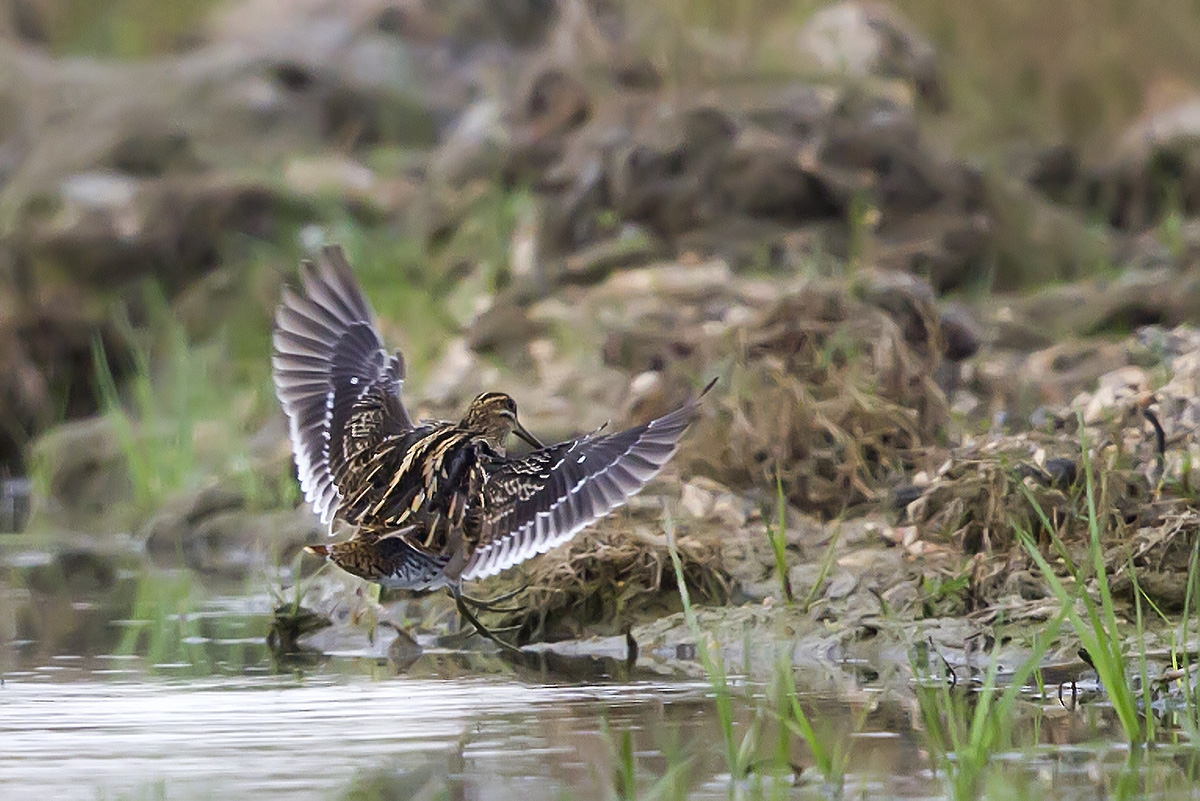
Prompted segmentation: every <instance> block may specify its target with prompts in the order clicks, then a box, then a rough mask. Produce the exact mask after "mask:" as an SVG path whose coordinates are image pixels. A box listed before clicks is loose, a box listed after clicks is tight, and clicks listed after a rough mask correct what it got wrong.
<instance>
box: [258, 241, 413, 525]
mask: <svg viewBox="0 0 1200 801" xmlns="http://www.w3.org/2000/svg"><path fill="white" fill-rule="evenodd" d="M301 281H302V285H303V291H302V292H301V293H295V292H292V291H290V290H286V289H285V290H284V293H283V302H282V303H281V304H280V305H279V308H278V310H277V311H276V312H275V334H274V337H273V344H274V355H273V356H272V358H271V365H272V367H273V368H274V376H275V392H276V394H277V395H278V396H279V401H280V403H282V404H283V410H284V411H285V412H286V413H287V417H288V426H289V433H290V434H291V439H292V451H293V452H294V454H295V457H296V469H297V473H298V474H299V477H300V486H301V488H302V489H303V490H304V497H305V498H306V499H307V500H308V502H309V503H311V504H312V508H313V511H314V512H316V513H317V515H319V516H320V518H321V520H322V522H325V523H328V522H329V521H331V520H332V519H333V517H334V516H335V515H336V514H337V511H338V505H339V502H340V500H341V497H342V489H341V487H340V481H341V479H342V478H343V477H344V474H345V472H346V469H347V467H348V465H349V464H350V463H351V462H352V461H354V460H355V458H356V457H358V456H359V455H360V454H363V453H364V452H366V453H367V454H368V455H369V450H368V449H369V448H370V447H371V446H372V445H374V444H375V443H377V442H378V441H379V440H380V439H382V438H383V437H384V436H386V435H388V434H393V433H397V432H400V431H404V430H405V429H408V428H411V427H412V422H411V420H410V419H409V417H408V413H407V412H406V411H405V410H404V405H403V404H402V403H401V400H400V389H401V386H402V385H403V383H404V361H403V359H402V358H401V356H400V354H399V353H398V352H397V353H396V354H395V355H392V354H389V353H388V352H387V351H386V350H384V346H383V340H382V338H381V337H380V336H379V331H378V329H377V327H376V325H375V315H374V313H373V312H372V311H371V307H370V305H369V304H368V303H367V301H366V298H364V297H363V294H362V290H360V289H359V286H358V282H357V281H356V280H355V278H354V273H353V271H352V270H351V268H350V264H349V263H348V262H347V261H346V257H345V255H343V253H342V250H341V248H338V247H326V248H324V249H323V250H322V251H321V254H320V257H319V259H318V261H317V263H316V264H312V263H311V262H304V263H303V264H302V265H301Z"/></svg>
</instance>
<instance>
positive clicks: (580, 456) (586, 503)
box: [462, 384, 711, 580]
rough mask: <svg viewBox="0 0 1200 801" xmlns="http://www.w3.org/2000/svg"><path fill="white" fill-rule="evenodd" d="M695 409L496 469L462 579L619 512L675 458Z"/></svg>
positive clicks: (481, 575) (527, 554)
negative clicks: (474, 544) (615, 511)
mask: <svg viewBox="0 0 1200 801" xmlns="http://www.w3.org/2000/svg"><path fill="white" fill-rule="evenodd" d="M710 386H711V384H710ZM705 391H707V389H706V390H705ZM702 394H703V393H702ZM698 401H699V398H696V399H694V400H692V401H690V402H688V403H687V404H685V405H684V406H682V407H680V408H679V409H676V410H675V411H673V412H671V413H670V414H667V415H665V416H663V417H660V418H658V419H657V420H652V421H651V422H649V423H646V424H644V425H640V426H636V427H634V428H630V429H627V430H625V431H620V432H618V433H615V434H608V435H598V434H593V435H589V436H586V437H583V438H581V439H577V440H571V441H569V442H564V443H561V444H558V445H552V446H550V447H548V448H543V449H542V450H539V451H535V452H534V453H532V454H530V455H529V456H527V457H525V458H524V459H516V460H506V461H502V462H500V463H499V464H498V466H497V467H495V468H494V469H493V470H492V471H491V472H489V474H488V478H487V480H486V482H485V483H484V485H483V496H484V498H483V510H484V511H483V514H482V522H481V528H480V536H479V542H478V545H477V546H476V548H475V551H474V553H473V555H472V556H471V559H470V560H469V561H468V563H467V566H466V568H465V569H464V571H463V574H462V578H463V579H464V580H470V579H478V578H485V577H487V576H492V575H495V574H496V573H499V572H500V571H502V570H506V569H507V568H509V567H512V566H513V565H515V564H518V563H520V562H523V561H525V560H526V559H529V558H531V557H533V556H536V555H537V554H541V553H545V552H546V551H548V550H550V549H551V548H554V547H555V546H558V545H561V544H562V543H564V542H566V541H568V540H570V539H571V538H572V537H574V536H575V535H576V534H578V533H579V532H580V531H581V530H582V529H583V528H584V527H586V526H588V525H590V524H591V523H593V522H595V521H596V520H598V519H600V518H601V517H603V516H605V515H607V514H608V513H609V512H611V511H612V510H614V509H616V508H617V507H619V506H622V505H623V504H624V503H625V502H626V501H628V500H629V498H630V497H631V496H633V495H634V494H636V493H637V492H639V491H640V490H641V489H642V488H643V487H644V486H646V484H647V483H648V482H649V481H650V480H651V479H652V478H654V476H656V475H658V473H659V471H660V470H662V468H663V466H664V465H665V464H666V463H667V460H669V459H670V458H671V457H672V456H673V455H674V454H675V451H676V449H677V448H678V446H679V440H680V438H681V437H682V436H683V434H684V432H685V431H686V430H687V427H688V425H689V424H690V423H691V421H692V419H693V418H694V417H695V413H696V406H697V403H698Z"/></svg>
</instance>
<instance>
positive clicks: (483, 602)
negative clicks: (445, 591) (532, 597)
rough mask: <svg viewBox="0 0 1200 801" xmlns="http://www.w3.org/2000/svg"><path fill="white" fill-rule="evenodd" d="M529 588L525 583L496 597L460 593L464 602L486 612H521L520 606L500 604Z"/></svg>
mask: <svg viewBox="0 0 1200 801" xmlns="http://www.w3.org/2000/svg"><path fill="white" fill-rule="evenodd" d="M528 588H529V585H528V584H524V585H522V586H520V587H517V588H516V589H515V590H512V591H510V592H506V593H502V594H501V595H497V596H496V597H495V598H487V599H483V598H472V597H471V596H470V595H462V594H461V593H460V594H459V595H460V597H461V598H462V600H463V601H464V602H466V603H468V604H470V605H471V606H473V607H475V608H476V609H481V610H483V611H484V612H505V613H506V612H519V611H520V607H501V606H499V604H502V603H504V602H505V601H511V600H512V599H513V598H516V597H517V596H518V595H520V594H521V593H523V592H525V590H527V589H528Z"/></svg>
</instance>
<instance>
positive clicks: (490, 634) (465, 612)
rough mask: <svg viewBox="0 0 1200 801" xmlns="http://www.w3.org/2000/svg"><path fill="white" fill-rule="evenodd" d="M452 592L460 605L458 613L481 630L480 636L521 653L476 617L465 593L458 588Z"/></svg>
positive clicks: (511, 628)
mask: <svg viewBox="0 0 1200 801" xmlns="http://www.w3.org/2000/svg"><path fill="white" fill-rule="evenodd" d="M451 594H452V595H453V596H454V604H455V606H457V607H458V613H459V614H460V615H462V618H463V620H465V621H467V622H468V623H470V624H471V626H473V627H474V629H475V631H477V632H479V634H480V636H482V637H486V638H487V639H489V640H491V641H492V642H494V643H496V645H499V646H500V647H501V648H502V649H503V650H505V651H508V652H509V653H513V654H519V653H521V649H520V648H518V647H516V646H515V645H512V644H511V643H507V642H505V641H504V640H502V639H500V638H499V637H497V636H496V633H495V631H493V630H492V629H489V628H488V627H487V626H485V625H483V624H482V623H480V622H479V618H477V617H475V614H474V613H473V612H472V611H471V610H470V609H469V608H468V607H467V604H466V603H465V601H466V599H465V598H464V597H463V594H462V593H461V592H459V591H458V590H451ZM515 629H516V627H514V626H510V627H508V628H504V629H496V631H512V630H515Z"/></svg>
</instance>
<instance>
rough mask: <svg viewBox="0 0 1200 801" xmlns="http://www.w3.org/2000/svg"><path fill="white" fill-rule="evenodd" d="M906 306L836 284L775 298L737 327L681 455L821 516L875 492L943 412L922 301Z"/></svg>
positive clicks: (931, 327) (937, 428)
mask: <svg viewBox="0 0 1200 801" xmlns="http://www.w3.org/2000/svg"><path fill="white" fill-rule="evenodd" d="M911 311H912V314H911V315H909V316H907V317H905V316H904V315H895V316H894V315H893V314H890V313H888V312H887V311H884V309H882V308H880V307H879V306H878V305H874V304H872V303H868V302H866V301H864V300H861V299H859V298H857V297H855V294H854V292H853V290H852V289H850V288H848V287H847V286H846V285H845V284H833V283H831V284H827V285H823V286H822V285H812V286H809V287H806V288H805V289H804V290H803V291H801V292H798V293H796V294H793V295H789V296H786V297H784V298H781V299H780V300H779V301H777V303H776V304H775V305H774V306H773V307H771V308H769V309H767V310H765V312H763V313H762V314H761V315H760V316H759V317H758V318H757V319H755V320H753V321H751V322H750V323H749V324H747V325H746V326H745V327H744V328H743V329H741V330H740V331H738V332H737V334H736V336H737V338H738V339H739V340H740V343H741V346H742V348H743V351H744V359H743V360H742V361H740V362H739V364H738V365H737V366H735V367H734V369H733V372H732V375H731V377H730V381H729V391H728V392H726V393H723V394H721V395H719V396H718V398H717V399H716V400H715V401H714V404H713V405H714V406H715V407H716V411H715V412H713V413H709V414H706V416H705V417H704V418H703V419H702V420H701V421H700V422H699V423H698V424H697V426H696V432H695V434H694V435H693V436H692V437H691V438H690V439H689V441H688V445H687V447H686V450H685V453H684V460H685V462H687V463H690V464H691V465H692V467H693V469H695V470H697V471H698V472H704V473H706V474H709V475H712V476H714V477H715V478H717V479H718V480H719V481H721V482H722V483H724V484H727V485H729V486H733V487H747V486H749V487H758V488H760V489H763V490H765V489H767V488H772V487H774V486H775V482H776V480H777V479H781V480H782V483H783V488H784V492H785V493H786V495H787V497H788V500H789V501H790V502H791V503H792V504H793V505H795V506H796V507H797V508H799V509H801V510H803V511H807V512H812V513H815V514H818V515H821V516H824V517H826V518H828V517H834V516H837V515H839V514H841V513H843V512H845V511H846V510H847V509H849V508H851V507H854V506H856V505H858V504H861V503H864V502H868V501H871V500H873V499H875V498H876V497H877V494H878V491H879V489H880V488H881V487H884V486H886V485H888V484H890V483H894V481H895V480H896V478H897V477H898V476H899V475H901V474H902V473H903V471H904V469H905V468H906V467H907V466H909V465H910V464H911V459H912V457H913V455H914V453H915V452H916V451H919V450H920V449H922V448H924V447H926V446H928V445H931V444H933V443H935V442H937V441H938V439H939V438H940V434H941V431H942V429H943V427H944V425H945V424H946V422H947V420H948V416H949V412H948V408H947V405H946V399H945V396H944V395H943V393H942V391H941V389H939V388H938V386H937V384H936V383H935V382H934V380H933V374H934V372H935V371H936V369H937V365H938V363H939V361H940V356H939V355H938V352H939V347H938V345H937V344H936V341H937V336H938V334H937V327H936V324H935V323H934V321H933V318H932V317H931V316H929V313H930V312H931V309H929V308H922V307H918V308H915V309H912V310H911Z"/></svg>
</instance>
